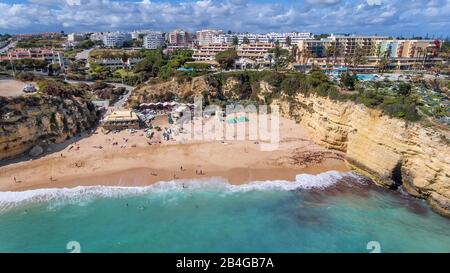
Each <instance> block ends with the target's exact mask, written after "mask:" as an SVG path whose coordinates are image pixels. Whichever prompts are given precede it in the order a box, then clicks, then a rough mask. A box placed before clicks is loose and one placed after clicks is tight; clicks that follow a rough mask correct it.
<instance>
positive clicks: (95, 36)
mask: <svg viewBox="0 0 450 273" xmlns="http://www.w3.org/2000/svg"><path fill="white" fill-rule="evenodd" d="M89 39H90V40H91V41H94V42H96V41H103V32H94V33H92V34H91V35H90V36H89Z"/></svg>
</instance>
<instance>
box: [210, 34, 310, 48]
mask: <svg viewBox="0 0 450 273" xmlns="http://www.w3.org/2000/svg"><path fill="white" fill-rule="evenodd" d="M234 37H237V38H238V44H239V45H241V44H243V43H244V41H245V40H247V41H248V43H275V42H277V41H278V42H279V43H280V44H281V45H286V44H287V40H288V37H289V38H290V40H291V44H297V43H298V42H299V41H301V40H305V39H311V38H312V37H313V36H312V33H311V32H285V33H278V32H271V33H267V34H254V33H238V34H216V35H214V36H213V37H212V39H211V40H212V43H214V44H231V43H233V40H234Z"/></svg>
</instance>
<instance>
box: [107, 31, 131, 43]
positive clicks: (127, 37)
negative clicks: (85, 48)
mask: <svg viewBox="0 0 450 273" xmlns="http://www.w3.org/2000/svg"><path fill="white" fill-rule="evenodd" d="M129 41H132V39H131V34H130V33H124V32H109V33H106V34H104V35H103V44H104V45H105V46H106V47H123V45H124V43H125V42H129Z"/></svg>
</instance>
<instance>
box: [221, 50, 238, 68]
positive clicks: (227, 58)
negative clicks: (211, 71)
mask: <svg viewBox="0 0 450 273" xmlns="http://www.w3.org/2000/svg"><path fill="white" fill-rule="evenodd" d="M237 58H238V54H237V51H236V49H234V48H230V49H228V50H225V51H222V52H219V53H217V54H216V61H217V62H218V63H219V64H220V66H221V67H222V68H223V69H229V68H230V67H232V66H233V64H234V62H235V60H236V59H237Z"/></svg>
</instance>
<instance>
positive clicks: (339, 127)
mask: <svg viewBox="0 0 450 273" xmlns="http://www.w3.org/2000/svg"><path fill="white" fill-rule="evenodd" d="M270 79H271V78H270V77H267V80H266V79H264V78H258V79H253V81H249V79H248V78H247V79H246V78H245V77H242V75H231V76H228V77H226V78H222V79H220V77H212V76H209V77H205V76H204V77H198V78H194V79H193V80H191V81H187V82H183V83H181V84H180V83H178V82H176V81H172V82H169V83H163V84H158V85H147V86H146V87H145V88H142V89H141V90H140V91H138V92H137V93H136V94H135V96H138V98H137V99H138V101H139V102H140V103H141V102H148V100H146V99H148V98H149V94H154V93H155V92H157V93H160V94H163V93H164V92H167V91H170V92H174V93H175V94H177V95H178V97H188V96H189V95H193V94H195V95H199V94H202V95H203V96H204V97H207V98H213V99H214V98H215V99H225V100H226V99H231V100H236V99H249V98H251V99H253V100H257V101H259V102H264V103H267V102H268V101H272V103H279V104H281V106H282V113H284V114H285V115H286V116H287V117H289V118H295V119H296V120H297V121H298V122H300V123H301V124H303V125H304V126H305V127H307V128H308V129H309V130H310V133H311V137H312V138H313V140H315V141H316V142H317V143H319V144H321V145H324V146H326V147H328V148H331V149H336V150H339V151H342V152H345V153H346V156H347V162H348V163H349V164H350V165H351V166H352V167H353V168H355V169H357V170H358V171H360V172H362V173H364V174H365V175H367V176H370V177H371V178H372V179H373V180H374V181H375V182H376V183H378V184H380V185H383V186H386V187H391V188H396V187H397V186H399V185H403V187H404V188H405V189H406V190H407V191H408V192H409V193H410V194H412V195H414V196H417V197H420V198H425V199H427V200H428V202H429V203H430V205H431V206H432V207H433V208H434V209H435V210H436V211H438V212H440V213H441V214H444V215H447V216H450V144H449V143H450V135H449V131H448V130H445V129H439V128H436V127H426V126H424V125H422V124H421V123H408V122H406V121H405V120H401V119H397V118H390V117H388V116H387V115H383V114H382V112H381V111H379V110H375V109H369V108H367V107H365V106H363V105H359V104H355V103H354V102H351V101H347V102H340V101H335V100H331V99H329V98H327V97H322V96H317V95H314V94H310V95H309V96H305V95H304V93H302V92H295V93H298V95H294V97H292V96H288V95H287V94H286V92H285V91H286V90H283V89H282V88H278V89H277V88H275V86H274V85H273V84H272V85H271V84H269V80H270ZM272 82H275V83H276V78H275V80H273V79H272ZM291 86H292V85H291ZM276 95H278V96H276ZM271 98H272V100H268V99H271ZM158 99H161V97H158ZM210 101H212V100H210Z"/></svg>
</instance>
